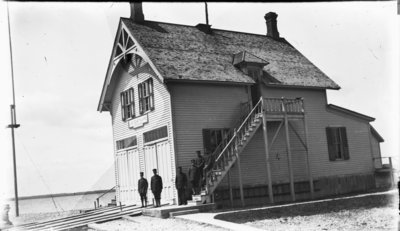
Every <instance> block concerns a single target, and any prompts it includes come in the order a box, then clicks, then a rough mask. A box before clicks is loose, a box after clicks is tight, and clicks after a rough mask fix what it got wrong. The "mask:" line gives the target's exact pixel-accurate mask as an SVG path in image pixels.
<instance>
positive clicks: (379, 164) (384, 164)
mask: <svg viewBox="0 0 400 231" xmlns="http://www.w3.org/2000/svg"><path fill="white" fill-rule="evenodd" d="M372 159H373V161H374V167H375V170H378V171H385V170H387V171H389V170H392V169H393V165H392V157H374V158H372Z"/></svg>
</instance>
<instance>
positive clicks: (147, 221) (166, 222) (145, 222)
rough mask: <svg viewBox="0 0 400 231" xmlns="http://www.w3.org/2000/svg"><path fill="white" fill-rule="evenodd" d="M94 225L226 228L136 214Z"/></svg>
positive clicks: (179, 230)
mask: <svg viewBox="0 0 400 231" xmlns="http://www.w3.org/2000/svg"><path fill="white" fill-rule="evenodd" d="M93 226H94V227H96V229H97V228H98V229H99V230H109V231H113V230H119V231H124V230H155V231H161V230H174V231H191V230H193V231H205V230H215V231H227V230H228V229H224V228H220V227H216V226H212V225H208V224H200V223H196V222H191V221H185V220H181V219H174V218H168V219H160V218H155V217H147V216H137V217H132V218H131V219H130V220H125V219H120V220H115V221H109V222H106V223H103V224H94V225H93Z"/></svg>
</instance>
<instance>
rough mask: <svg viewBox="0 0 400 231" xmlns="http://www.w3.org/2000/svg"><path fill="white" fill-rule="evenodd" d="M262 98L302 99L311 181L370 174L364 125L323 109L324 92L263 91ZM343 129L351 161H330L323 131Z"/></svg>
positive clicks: (369, 158) (366, 127)
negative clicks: (329, 128)
mask: <svg viewBox="0 0 400 231" xmlns="http://www.w3.org/2000/svg"><path fill="white" fill-rule="evenodd" d="M262 90H263V96H264V97H287V98H296V97H303V98H304V102H305V110H306V113H307V122H308V137H309V151H310V165H311V170H312V174H313V176H314V177H322V176H334V175H346V174H357V173H371V172H372V171H373V163H372V160H371V147H370V143H369V142H370V139H369V135H370V133H369V124H368V122H367V121H363V120H361V119H358V118H355V117H354V116H350V115H347V114H344V113H338V112H334V111H331V110H328V109H327V108H326V104H327V99H326V92H325V90H311V89H288V88H267V87H263V89H262ZM327 126H344V127H346V130H347V138H348V144H349V153H350V159H349V160H345V161H329V156H328V145H327V140H326V134H325V128H326V127H327Z"/></svg>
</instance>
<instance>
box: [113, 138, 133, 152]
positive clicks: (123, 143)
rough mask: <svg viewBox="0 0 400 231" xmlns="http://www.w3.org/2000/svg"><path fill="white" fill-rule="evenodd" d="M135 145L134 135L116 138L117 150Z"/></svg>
mask: <svg viewBox="0 0 400 231" xmlns="http://www.w3.org/2000/svg"><path fill="white" fill-rule="evenodd" d="M135 146H137V139H136V136H132V137H128V138H125V139H122V140H117V150H121V149H125V148H129V147H135Z"/></svg>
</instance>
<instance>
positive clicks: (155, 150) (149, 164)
mask: <svg viewBox="0 0 400 231" xmlns="http://www.w3.org/2000/svg"><path fill="white" fill-rule="evenodd" d="M144 163H145V178H147V180H148V181H149V193H148V195H147V196H148V200H149V202H150V203H151V202H152V201H153V199H154V197H153V194H152V193H151V189H150V184H151V183H150V182H151V177H152V176H153V175H154V174H153V169H157V172H158V175H160V176H161V178H162V181H163V190H162V192H161V203H169V202H172V200H173V198H174V179H173V169H172V158H171V152H170V144H169V141H163V142H157V143H153V144H150V145H145V146H144Z"/></svg>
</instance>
